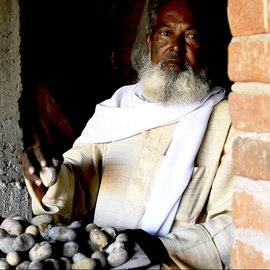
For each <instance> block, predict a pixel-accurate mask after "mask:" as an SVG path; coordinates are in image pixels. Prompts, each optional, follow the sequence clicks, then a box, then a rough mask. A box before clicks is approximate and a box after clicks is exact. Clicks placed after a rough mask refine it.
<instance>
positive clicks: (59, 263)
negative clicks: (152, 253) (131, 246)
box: [0, 214, 130, 270]
mask: <svg viewBox="0 0 270 270" xmlns="http://www.w3.org/2000/svg"><path fill="white" fill-rule="evenodd" d="M127 243H128V237H127V235H126V234H124V233H120V232H119V233H118V232H117V230H116V229H115V228H114V227H110V226H108V227H100V226H98V225H97V224H95V223H88V224H86V223H84V222H82V221H73V222H72V223H70V224H69V225H65V224H63V223H60V222H56V221H55V220H54V219H53V216H52V215H49V214H42V215H37V216H34V217H33V218H32V219H31V220H30V221H27V220H26V219H25V218H23V217H20V216H13V217H7V218H5V219H3V220H2V221H1V225H0V250H1V251H0V269H16V270H17V269H18V270H20V269H23V270H26V269H35V270H39V269H52V270H53V269H110V268H115V267H118V266H120V265H122V264H124V263H125V262H127V261H128V259H129V255H130V252H129V251H128V249H127V248H126V247H127Z"/></svg>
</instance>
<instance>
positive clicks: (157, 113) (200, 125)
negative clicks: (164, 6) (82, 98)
mask: <svg viewBox="0 0 270 270" xmlns="http://www.w3.org/2000/svg"><path fill="white" fill-rule="evenodd" d="M224 97H225V91H224V89H222V88H220V87H215V88H214V89H213V90H212V91H211V92H210V93H209V94H208V95H207V96H206V97H205V98H203V99H202V100H201V101H199V102H194V103H186V104H179V105H164V104H161V103H151V102H149V101H147V100H145V99H144V98H143V97H142V95H141V89H140V84H139V83H137V84H134V85H129V86H124V87H122V88H120V89H118V90H117V91H116V92H115V93H114V95H113V96H112V97H111V98H110V99H107V100H105V101H104V102H102V103H100V104H98V105H97V106H96V110H95V113H94V115H93V116H92V118H91V119H90V120H89V121H88V123H87V125H86V127H85V128H84V130H83V131H82V134H81V136H80V137H79V138H78V139H77V140H76V141H75V143H74V144H78V143H104V142H110V141H115V140H121V139H124V138H127V137H130V136H133V135H135V134H138V133H140V132H142V131H145V130H149V129H151V128H156V127H159V126H163V125H168V124H172V123H176V122H178V123H177V125H176V129H175V132H174V135H173V139H172V142H171V145H170V147H169V149H168V151H167V154H166V157H165V158H164V160H163V163H162V165H161V167H160V169H159V173H158V175H157V179H155V182H154V185H153V188H152V191H151V194H150V197H149V200H148V202H147V205H146V210H145V213H144V216H143V217H142V219H141V222H140V224H139V228H141V229H143V230H145V231H147V232H149V233H151V234H153V235H154V234H155V235H160V236H162V235H166V234H167V233H168V232H169V231H170V228H171V226H172V222H173V220H174V217H175V215H176V212H177V209H178V206H179V203H180V200H181V197H182V194H183V192H184V190H185V188H186V187H187V185H188V183H189V180H190V177H191V174H192V171H193V163H194V159H195V157H196V155H197V152H198V150H199V147H200V145H201V141H202V139H203V136H204V133H205V130H206V127H207V123H208V120H209V116H210V114H211V112H212V109H213V107H214V106H215V105H216V104H217V103H218V102H220V101H221V100H222V99H224Z"/></svg>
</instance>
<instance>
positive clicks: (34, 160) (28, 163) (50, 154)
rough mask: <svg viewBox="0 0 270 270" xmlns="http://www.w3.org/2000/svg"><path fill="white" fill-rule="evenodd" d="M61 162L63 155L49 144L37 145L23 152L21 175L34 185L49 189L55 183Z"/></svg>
mask: <svg viewBox="0 0 270 270" xmlns="http://www.w3.org/2000/svg"><path fill="white" fill-rule="evenodd" d="M63 160H64V159H63V155H62V154H60V153H59V152H58V151H57V150H56V149H55V147H53V146H52V145H51V144H48V143H44V144H40V143H37V144H35V145H33V146H31V147H29V148H28V149H27V150H26V151H24V152H23V155H22V168H23V174H24V176H25V178H27V179H28V180H30V181H33V182H34V183H35V184H36V185H38V186H40V185H41V184H43V185H44V186H46V187H49V186H51V185H53V184H54V183H55V182H56V179H57V175H58V173H59V171H60V168H61V164H62V163H63Z"/></svg>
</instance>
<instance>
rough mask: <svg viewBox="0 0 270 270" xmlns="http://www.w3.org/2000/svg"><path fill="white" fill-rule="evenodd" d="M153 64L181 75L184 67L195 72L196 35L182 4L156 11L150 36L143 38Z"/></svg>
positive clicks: (182, 0) (192, 20)
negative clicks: (155, 22) (187, 66)
mask: <svg viewBox="0 0 270 270" xmlns="http://www.w3.org/2000/svg"><path fill="white" fill-rule="evenodd" d="M146 42H147V46H148V49H149V51H150V54H151V61H152V63H153V64H158V63H160V64H161V68H162V69H163V70H164V71H166V70H175V71H178V72H182V71H184V70H186V69H187V68H186V64H188V65H189V66H191V67H192V69H194V70H197V69H198V68H199V61H198V53H199V49H200V45H201V44H200V33H199V29H198V28H197V26H196V21H195V18H194V16H193V13H192V11H191V9H190V8H189V6H188V5H187V3H186V1H185V0H178V1H177V0H172V1H169V2H168V3H166V4H165V5H164V6H163V7H162V8H161V9H160V11H159V13H158V17H157V24H156V27H155V28H154V31H153V34H152V36H151V37H150V36H147V38H146Z"/></svg>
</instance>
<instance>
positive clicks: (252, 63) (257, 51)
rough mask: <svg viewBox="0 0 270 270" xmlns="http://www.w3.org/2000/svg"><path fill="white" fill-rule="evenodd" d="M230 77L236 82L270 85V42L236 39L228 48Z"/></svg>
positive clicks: (256, 39) (257, 39)
mask: <svg viewBox="0 0 270 270" xmlns="http://www.w3.org/2000/svg"><path fill="white" fill-rule="evenodd" d="M228 75H229V78H230V79H231V81H234V82H237V81H238V82H263V83H270V41H269V39H268V40H267V38H266V36H265V38H264V37H256V38H255V37H254V38H252V39H249V40H248V39H247V40H244V39H237V41H236V40H235V39H234V40H232V42H231V43H230V44H229V47H228Z"/></svg>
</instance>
